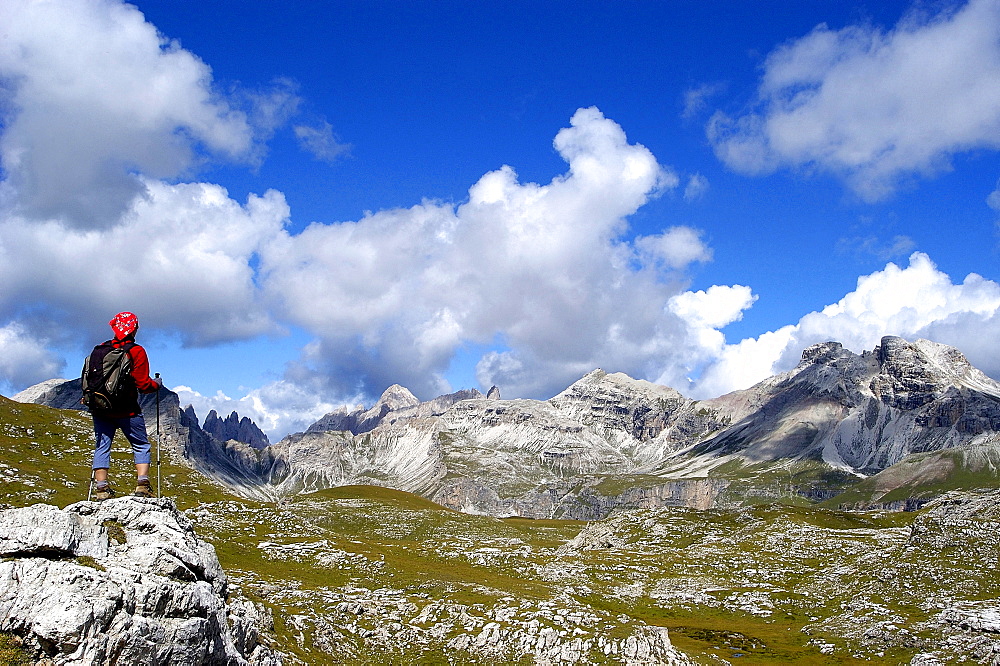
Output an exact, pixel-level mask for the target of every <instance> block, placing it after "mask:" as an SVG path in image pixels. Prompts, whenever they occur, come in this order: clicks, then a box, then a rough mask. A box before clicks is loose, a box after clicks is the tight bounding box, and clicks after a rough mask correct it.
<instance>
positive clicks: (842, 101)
mask: <svg viewBox="0 0 1000 666" xmlns="http://www.w3.org/2000/svg"><path fill="white" fill-rule="evenodd" d="M758 95H759V100H758V104H759V109H758V110H757V111H755V112H752V113H749V114H746V115H742V116H737V117H731V116H729V115H727V114H725V113H722V112H718V113H716V114H715V115H714V116H713V118H712V119H711V121H710V122H709V125H708V136H709V139H710V140H711V142H712V144H713V146H714V148H715V152H716V154H717V155H718V157H719V158H720V159H721V160H722V161H724V162H725V163H726V164H727V165H729V166H730V167H732V168H733V169H736V170H738V171H741V172H744V173H748V174H763V173H769V172H772V171H774V170H776V169H779V168H782V167H793V168H794V167H803V168H807V169H815V170H819V171H824V172H828V173H831V174H834V175H836V176H838V177H840V178H843V179H844V180H845V181H846V182H847V183H848V185H849V186H850V187H851V188H852V189H853V190H854V191H855V192H856V193H857V194H858V195H859V196H861V197H862V198H863V199H866V200H878V199H881V198H884V197H886V196H888V195H889V194H891V193H892V192H893V191H894V190H895V188H896V187H898V186H899V185H900V184H901V182H904V181H906V180H907V179H910V178H912V177H914V176H930V175H934V174H936V173H939V172H941V171H943V170H946V169H948V168H949V165H950V159H951V157H952V156H953V155H956V154H958V153H962V152H967V151H971V150H975V149H983V148H986V149H991V150H995V149H997V148H998V147H1000V3H997V2H996V0H971V1H970V2H968V3H967V4H966V5H964V6H961V7H959V8H958V9H954V10H946V11H943V12H942V13H939V14H934V15H929V16H928V15H923V14H918V13H912V14H910V15H909V16H907V17H906V18H904V19H903V20H902V21H901V22H900V23H899V24H898V25H897V26H896V27H895V28H894V29H893V30H891V31H887V32H886V31H882V30H880V29H878V28H875V27H870V26H850V27H847V28H844V29H841V30H831V29H830V28H828V27H827V26H826V25H820V26H817V27H816V28H815V29H814V30H813V31H812V32H811V33H810V34H809V35H807V36H805V37H803V38H801V39H798V40H794V41H791V42H789V43H787V44H785V45H783V46H781V47H779V48H778V49H776V50H775V51H774V52H772V53H771V54H770V55H769V56H768V58H767V60H766V62H765V63H764V72H763V77H762V80H761V82H760V87H759V90H758Z"/></svg>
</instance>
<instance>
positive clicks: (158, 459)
mask: <svg viewBox="0 0 1000 666" xmlns="http://www.w3.org/2000/svg"><path fill="white" fill-rule="evenodd" d="M156 378H157V379H159V378H160V373H158V372H157V373H156ZM160 388H161V387H160V386H157V387H156V496H157V497H160V496H161V494H160Z"/></svg>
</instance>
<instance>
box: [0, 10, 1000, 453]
mask: <svg viewBox="0 0 1000 666" xmlns="http://www.w3.org/2000/svg"><path fill="white" fill-rule="evenodd" d="M0 35H2V36H3V39H0V100H2V102H0V166H2V172H0V227H2V234H0V280H2V282H3V283H4V284H6V285H8V286H7V288H6V289H4V290H3V292H2V294H0V393H3V394H4V395H11V394H12V393H14V392H17V391H18V390H21V389H23V388H25V387H26V386H29V385H31V384H33V383H35V382H38V381H42V380H44V379H48V378H51V377H55V376H63V377H70V376H73V375H75V374H76V372H77V368H78V367H79V365H80V364H81V362H82V358H83V355H84V354H85V353H86V351H87V350H88V349H89V347H90V346H92V345H93V344H94V343H96V342H98V341H100V340H101V339H103V337H105V336H106V335H107V332H108V330H109V329H107V328H106V324H105V322H107V321H108V320H109V319H110V318H111V316H113V315H114V314H115V313H116V312H117V311H119V310H131V311H134V312H136V313H137V314H138V315H139V317H140V321H141V322H142V331H141V335H140V341H141V342H143V343H144V344H145V345H146V346H147V348H148V349H149V352H150V357H151V360H152V364H153V369H154V370H158V371H159V372H161V373H162V375H163V376H164V378H165V380H166V383H167V385H168V386H171V387H172V388H175V389H177V390H178V391H179V392H180V393H181V395H182V399H184V400H187V401H190V402H192V403H193V404H194V405H195V407H196V409H197V410H198V412H199V414H200V415H201V416H202V417H204V416H205V414H207V411H208V410H209V409H212V408H215V409H218V410H219V411H221V412H224V413H228V411H231V410H233V409H236V410H238V411H239V412H240V413H241V414H245V415H249V416H251V417H252V418H254V419H255V420H257V421H258V422H259V423H261V425H262V426H263V427H264V428H265V430H266V431H267V432H268V433H269V434H270V435H271V436H272V438H275V437H279V436H281V435H283V434H285V433H287V432H290V431H294V430H300V429H303V428H305V427H306V426H308V425H309V423H311V422H312V421H313V420H315V419H316V418H318V417H319V416H321V415H322V414H323V413H325V412H326V411H328V410H330V409H333V408H335V407H337V406H339V405H342V404H351V405H353V404H356V403H359V402H360V403H364V404H368V405H370V404H372V402H373V401H374V400H375V399H377V397H378V395H379V394H380V393H381V391H382V390H384V389H385V388H386V387H387V386H388V385H389V384H391V383H396V382H398V383H401V384H403V385H405V386H407V387H408V388H410V389H411V390H412V391H414V393H416V394H417V395H418V396H419V397H421V398H424V399H429V398H431V397H434V396H435V395H437V394H440V393H444V392H448V391H452V390H458V389H461V388H469V387H476V388H480V389H481V390H483V391H485V390H486V389H488V388H489V387H490V385H491V384H494V383H495V384H497V385H499V386H500V387H501V391H502V393H503V395H504V397H536V398H546V397H550V396H551V395H554V394H555V393H557V392H558V391H560V390H562V389H563V388H565V387H566V386H567V385H568V384H569V383H571V382H572V381H574V380H575V379H577V378H579V377H580V376H582V375H583V374H585V373H586V372H587V371H589V370H590V369H592V368H594V367H602V368H604V369H605V370H608V371H623V372H627V373H628V374H630V375H632V376H635V377H641V378H644V379H649V380H651V381H658V382H660V383H665V384H669V385H671V386H674V387H675V388H677V389H679V390H681V391H682V392H684V393H686V394H688V395H691V396H692V397H711V396H714V395H719V394H721V393H723V392H726V391H729V390H734V389H737V388H744V387H746V386H749V385H750V384H752V383H753V382H755V381H758V380H760V379H762V378H764V377H766V376H768V375H770V374H772V373H775V372H780V371H784V370H788V369H790V368H791V367H793V366H794V365H795V362H796V361H797V359H798V357H799V354H800V353H801V350H802V349H803V348H804V347H805V346H808V345H809V344H812V343H815V342H820V341H825V340H838V341H841V342H842V343H843V344H844V345H845V346H846V347H848V348H849V349H852V350H854V351H856V352H861V351H864V350H866V349H871V348H873V347H874V345H876V344H877V343H878V340H879V338H880V337H881V336H882V335H887V334H893V335H902V336H904V337H907V338H910V339H915V338H918V337H924V338H928V339H932V340H936V341H938V342H942V343H945V344H951V345H954V346H957V347H958V348H959V349H961V350H962V351H963V352H965V353H966V354H967V356H968V357H969V358H970V360H971V361H972V362H973V363H975V364H976V365H977V366H978V367H979V368H981V369H982V370H983V371H985V372H987V373H988V374H990V375H991V376H993V377H994V378H998V377H1000V352H998V351H996V347H997V346H996V345H995V343H994V341H995V340H996V339H997V335H996V334H997V333H998V332H1000V314H998V312H1000V284H998V281H1000V275H998V270H997V267H998V266H1000V261H998V252H1000V237H998V225H997V220H998V215H1000V213H998V210H1000V193H998V179H1000V159H998V154H997V149H998V147H1000V2H997V1H996V0H990V1H985V0H978V1H976V2H969V3H962V2H917V3H913V2H843V1H838V2H807V3H803V2H749V1H748V2H725V3H722V2H693V1H692V2H669V3H668V2H624V3H622V2H618V3H611V2H572V3H570V2H544V3H537V2H532V3H529V2H503V3H480V2H356V3H317V2H308V3H307V2H294V1H290V2H286V3H282V4H281V5H280V6H279V5H276V4H273V3H243V2H239V3H237V2H207V3H206V2H189V1H187V0H170V1H167V0H155V1H152V0H151V1H149V2H138V3H135V4H131V5H129V4H123V3H120V2H115V1H112V0H87V1H85V2H75V1H74V2H70V1H69V0H43V1H39V2H27V1H21V0H15V1H13V2H9V3H4V7H3V8H0Z"/></svg>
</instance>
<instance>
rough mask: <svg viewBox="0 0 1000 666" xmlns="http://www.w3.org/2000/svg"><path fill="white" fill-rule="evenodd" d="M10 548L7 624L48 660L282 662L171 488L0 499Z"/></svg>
mask: <svg viewBox="0 0 1000 666" xmlns="http://www.w3.org/2000/svg"><path fill="white" fill-rule="evenodd" d="M0 557H2V561H0V631H4V632H9V633H12V634H15V635H17V636H19V637H21V638H22V640H23V641H24V645H25V646H26V648H27V649H28V650H29V651H30V652H32V653H34V654H35V656H36V658H40V659H49V660H51V661H50V662H49V663H53V664H66V665H69V664H80V665H84V664H88V665H89V664H110V663H116V664H158V665H167V664H170V665H177V666H180V665H188V664H190V665H191V666H195V665H200V664H219V665H223V664H225V665H232V666H237V665H241V664H257V665H260V666H271V665H278V664H280V663H281V659H280V657H279V655H277V654H275V653H274V652H272V651H271V650H270V649H268V648H267V647H265V646H263V645H258V643H257V635H258V625H257V624H256V623H257V622H258V621H259V620H260V619H261V617H262V616H260V615H259V614H260V612H261V611H260V609H258V608H257V607H255V606H254V605H253V604H251V603H250V602H248V601H245V600H240V601H239V602H235V603H233V604H227V596H228V591H227V583H226V576H225V574H224V573H223V571H222V568H221V567H220V566H219V561H218V559H217V558H216V556H215V550H214V549H213V548H212V546H211V545H209V544H207V543H205V542H204V541H201V540H200V539H199V538H198V537H197V536H196V535H195V534H194V531H193V529H192V527H191V524H190V522H189V521H188V520H187V518H185V517H184V516H183V515H182V514H180V513H179V512H177V510H176V509H175V508H174V506H173V504H172V502H171V501H170V500H166V499H138V498H132V497H123V498H119V499H112V500H107V501H105V502H102V503H97V502H80V503H77V504H73V505H71V506H69V507H67V508H66V509H64V510H60V509H58V508H56V507H53V506H48V505H35V506H31V507H26V508H20V509H12V508H7V509H3V510H0Z"/></svg>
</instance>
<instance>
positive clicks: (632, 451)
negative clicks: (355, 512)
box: [15, 336, 1000, 520]
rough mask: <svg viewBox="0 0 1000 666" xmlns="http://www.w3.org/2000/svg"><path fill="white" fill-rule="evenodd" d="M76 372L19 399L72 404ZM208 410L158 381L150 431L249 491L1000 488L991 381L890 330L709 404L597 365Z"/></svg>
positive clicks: (830, 497) (947, 352) (484, 510)
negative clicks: (424, 389)
mask: <svg viewBox="0 0 1000 666" xmlns="http://www.w3.org/2000/svg"><path fill="white" fill-rule="evenodd" d="M78 383H79V382H78V380H76V381H60V380H52V381H49V382H44V383H42V384H39V385H37V386H35V387H32V388H30V389H28V390H26V391H24V392H22V393H21V394H18V395H17V396H15V399H17V400H19V401H22V402H35V403H40V404H46V405H50V406H54V407H62V408H78V407H79V405H78V404H77V402H76V396H78V395H79V387H78ZM145 400H146V402H145V403H144V409H145V410H146V412H147V416H149V417H152V416H153V415H152V414H151V413H150V411H151V407H152V404H151V402H150V398H148V397H147V398H145ZM212 416H214V413H213V414H212V415H210V418H209V419H208V420H206V423H205V426H200V425H199V424H198V419H197V416H196V415H195V414H194V411H193V410H192V409H191V408H190V407H189V408H187V409H184V410H181V409H180V406H179V403H178V399H177V396H176V394H174V393H172V392H169V391H166V390H164V391H162V392H161V396H160V418H159V427H160V428H161V430H162V433H161V434H162V437H161V441H162V445H163V446H164V447H166V448H168V449H170V450H171V451H172V452H173V453H175V454H177V455H178V456H179V457H180V458H181V459H183V460H186V461H188V463H189V464H191V465H192V466H193V467H195V468H196V469H198V470H199V471H201V472H203V473H205V474H206V475H207V476H209V477H210V478H213V479H215V480H216V481H217V482H219V483H222V484H224V485H225V486H226V487H228V488H230V489H232V490H233V491H235V492H237V493H239V494H242V495H243V496H245V497H252V498H257V499H275V498H280V497H288V496H291V495H295V494H298V493H302V492H312V491H316V490H321V489H324V488H332V487H337V486H346V485H358V484H363V485H377V486H383V487H389V488H396V489H399V490H404V491H408V492H413V493H416V494H419V495H422V496H424V497H427V498H428V499H431V500H433V501H434V502H436V503H439V504H441V505H443V506H446V507H450V508H454V509H458V510H461V511H465V512H468V513H481V514H488V515H496V516H523V517H531V518H574V519H586V520H592V519H599V518H602V517H604V516H607V515H608V514H609V513H610V512H612V511H613V510H615V509H618V508H623V507H658V506H675V505H677V506H689V507H693V508H709V507H724V506H739V505H741V504H745V503H753V502H760V501H769V500H773V499H784V500H787V501H795V502H800V503H824V505H826V506H842V505H843V506H857V507H869V508H870V507H885V508H915V507H917V506H920V505H921V504H923V503H924V502H926V501H928V500H929V499H931V498H932V497H934V496H937V495H939V494H941V493H942V492H944V491H946V490H949V489H952V488H955V487H965V486H966V485H968V484H969V483H972V484H974V485H983V486H991V487H992V486H996V485H1000V481H998V478H997V473H996V469H997V468H998V467H997V465H998V463H1000V435H998V431H1000V383H998V382H996V381H994V380H992V379H990V378H989V377H987V376H986V375H985V374H983V373H982V372H980V371H979V370H977V369H976V368H974V367H973V366H972V365H971V364H970V363H969V362H968V360H967V359H966V358H965V357H964V356H963V355H962V354H961V352H959V351H958V350H956V349H954V348H952V347H949V346H946V345H941V344H938V343H933V342H929V341H926V340H916V341H913V342H909V341H906V340H904V339H902V338H899V337H892V336H887V337H884V338H883V339H882V340H881V342H880V344H879V345H878V346H877V347H876V348H875V349H873V350H871V351H866V352H864V353H862V354H855V353H853V352H851V351H849V350H847V349H844V348H843V346H842V345H841V344H839V343H836V342H827V343H822V344H817V345H813V346H811V347H809V348H807V349H806V350H805V351H804V352H803V354H802V357H801V361H800V362H799V364H798V365H797V366H796V367H795V368H794V369H792V370H790V371H789V372H786V373H782V374H779V375H776V376H773V377H770V378H768V379H767V380H765V381H763V382H760V383H758V384H756V385H755V386H752V387H750V388H748V389H745V390H741V391H736V392H733V393H730V394H727V395H724V396H721V397H718V398H714V399H710V400H692V399H689V398H686V397H684V396H683V395H682V394H681V393H679V392H678V391H676V390H674V389H672V388H669V387H665V386H659V385H656V384H652V383H650V382H647V381H643V380H636V379H632V378H630V377H628V376H626V375H624V374H621V373H612V374H608V373H605V372H604V371H602V370H594V371H593V372H591V373H589V374H587V375H586V376H584V377H583V378H581V379H580V380H579V381H577V382H575V383H574V384H572V385H571V386H569V387H568V388H567V389H566V390H564V391H563V392H561V393H560V394H558V395H556V396H555V397H553V398H551V399H549V400H525V399H517V400H503V399H500V397H499V390H498V389H496V387H494V389H493V390H491V391H490V395H489V396H483V395H482V394H481V393H480V392H478V391H476V390H466V391H459V392H457V393H453V394H450V395H445V396H440V397H438V398H436V399H434V400H430V401H426V402H421V401H419V400H418V399H417V398H416V397H414V396H413V394H412V393H411V392H410V391H408V390H407V389H405V388H404V387H401V386H398V385H395V386H392V387H390V388H389V389H387V390H386V391H385V393H384V394H383V395H382V397H381V398H380V399H379V401H378V402H377V403H376V404H375V405H374V406H372V407H370V408H365V407H364V406H358V407H357V408H355V409H353V410H349V409H346V408H344V409H340V410H338V411H335V412H332V413H330V414H327V415H326V416H324V417H323V418H322V419H320V420H319V421H317V422H316V423H315V424H313V425H312V426H311V427H310V428H308V429H307V430H306V431H305V432H302V433H296V434H293V435H289V436H288V437H285V438H284V439H282V440H281V441H280V442H277V443H275V444H271V445H262V442H266V439H262V435H263V433H260V431H259V429H257V428H256V426H255V425H253V424H252V422H251V421H250V420H249V419H247V418H245V417H244V418H243V419H240V418H239V417H238V415H237V414H235V413H233V414H231V415H230V416H229V417H228V418H227V419H225V421H223V420H221V419H219V418H218V417H217V416H216V417H215V418H214V419H212V418H211V417H212ZM147 422H149V419H148V420H147ZM210 424H211V425H210ZM224 425H228V427H227V428H223V427H222V426H224ZM241 440H242V441H241Z"/></svg>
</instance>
